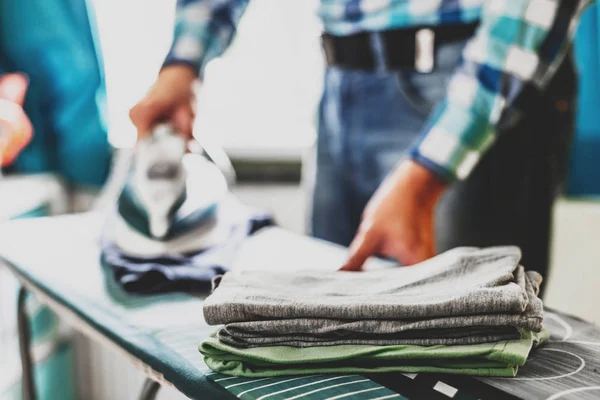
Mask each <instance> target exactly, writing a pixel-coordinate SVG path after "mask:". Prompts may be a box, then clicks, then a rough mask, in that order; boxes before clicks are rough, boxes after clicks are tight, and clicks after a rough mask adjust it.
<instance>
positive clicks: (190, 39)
mask: <svg viewBox="0 0 600 400" xmlns="http://www.w3.org/2000/svg"><path fill="white" fill-rule="evenodd" d="M591 1H592V0H320V4H319V8H318V14H319V16H320V18H321V20H322V22H323V26H324V31H325V32H326V33H325V34H324V36H323V44H324V48H325V54H326V57H327V62H328V68H327V70H326V72H325V85H324V93H323V97H322V100H321V106H320V123H319V138H318V144H317V180H316V188H315V192H314V196H313V200H314V201H313V208H314V211H313V218H312V222H313V227H312V228H313V234H314V235H315V236H317V237H320V238H323V239H326V240H330V241H333V242H337V243H340V244H343V245H350V257H349V259H348V262H347V264H346V265H345V266H344V268H345V269H348V270H358V269H360V268H361V266H362V264H363V263H364V261H365V260H366V258H367V257H368V256H370V255H373V254H381V255H385V256H390V257H393V258H396V259H398V260H399V261H400V262H401V263H403V264H413V263H416V262H419V261H422V260H424V259H427V258H429V257H431V256H433V255H434V254H435V251H436V245H437V249H438V250H445V249H447V248H450V247H454V246H458V245H475V246H486V245H500V244H516V245H519V246H521V248H522V250H523V253H524V263H525V265H527V267H528V268H530V269H537V270H540V271H542V272H543V271H544V270H545V268H546V266H547V263H548V248H549V235H550V234H549V232H550V221H551V211H552V204H553V202H554V199H555V196H556V194H557V191H558V189H559V184H560V182H561V179H562V177H563V175H564V168H565V164H566V163H567V153H568V147H569V146H568V145H569V139H570V135H571V134H572V132H573V115H574V110H573V108H574V107H573V100H574V97H575V86H576V77H575V74H574V70H573V68H572V63H571V60H570V57H569V46H570V40H571V38H572V36H573V34H574V31H575V29H576V24H577V22H578V20H579V17H580V15H581V13H582V12H583V10H584V9H585V8H586V6H588V5H589V3H591ZM247 3H248V0H178V13H177V24H176V29H175V39H174V41H173V46H172V48H171V50H170V52H169V54H168V56H167V59H166V62H165V64H164V67H163V69H162V71H161V73H160V75H159V78H158V80H157V82H156V84H155V85H154V87H153V88H152V89H151V90H150V92H149V93H148V94H147V96H146V97H145V98H144V99H143V100H142V101H141V102H140V103H139V104H138V105H137V106H136V107H134V108H133V109H132V111H131V117H132V120H133V122H134V124H135V125H136V126H137V128H138V130H139V134H140V135H141V136H143V135H145V134H147V133H148V132H149V131H150V130H151V127H152V125H153V123H154V122H155V121H157V120H159V119H163V118H168V119H170V120H171V121H172V122H173V123H174V124H175V125H176V126H177V127H178V128H179V129H180V130H181V131H182V132H184V133H185V134H187V135H191V130H192V120H193V112H192V107H191V102H192V90H191V87H192V83H193V82H194V81H195V80H196V79H197V78H198V77H200V78H202V72H203V69H204V66H205V65H206V63H207V62H208V61H209V60H210V59H212V58H213V57H215V56H218V55H220V54H221V53H222V52H223V51H224V50H225V49H226V48H227V46H228V45H229V43H230V41H231V39H232V37H233V34H234V32H235V26H236V24H237V22H238V20H239V19H240V17H241V15H242V13H243V11H244V9H245V7H246V5H247ZM200 134H201V133H200ZM444 192H447V193H446V194H445V195H444V196H443V199H442V200H441V201H440V199H441V198H442V194H443V193H444ZM436 209H437V211H438V212H437V215H436V213H435V212H434V211H435V210H436ZM434 215H436V217H435V218H434ZM434 232H435V234H434Z"/></svg>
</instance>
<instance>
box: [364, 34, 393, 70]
mask: <svg viewBox="0 0 600 400" xmlns="http://www.w3.org/2000/svg"><path fill="white" fill-rule="evenodd" d="M369 40H370V44H371V50H372V51H373V61H374V63H375V72H386V71H387V70H388V69H389V68H388V58H387V52H386V50H387V48H386V43H385V38H384V37H383V35H382V34H381V32H372V33H371V34H370V35H369Z"/></svg>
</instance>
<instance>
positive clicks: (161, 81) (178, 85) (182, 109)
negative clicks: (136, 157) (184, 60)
mask: <svg viewBox="0 0 600 400" xmlns="http://www.w3.org/2000/svg"><path fill="white" fill-rule="evenodd" d="M196 80H197V75H196V72H195V71H194V70H193V69H191V68H190V67H188V66H185V65H171V66H168V67H165V68H164V69H163V70H162V71H161V72H160V74H159V75H158V79H157V80H156V82H155V83H154V85H153V86H152V87H151V88H150V90H149V91H148V93H147V94H146V95H145V96H144V98H143V99H142V100H141V101H140V102H139V103H138V104H136V105H135V106H134V107H133V108H132V109H131V111H130V112H129V116H130V118H131V121H132V122H133V124H134V125H135V127H136V128H137V130H138V139H141V138H143V137H146V136H148V135H150V133H151V132H152V130H153V128H154V126H155V125H156V124H158V123H160V122H165V121H166V122H170V123H171V124H172V126H173V127H174V128H175V129H176V130H177V131H179V132H181V133H183V134H184V135H185V136H186V137H187V138H189V139H191V138H192V126H193V124H194V116H195V113H194V100H195V95H194V84H195V82H196Z"/></svg>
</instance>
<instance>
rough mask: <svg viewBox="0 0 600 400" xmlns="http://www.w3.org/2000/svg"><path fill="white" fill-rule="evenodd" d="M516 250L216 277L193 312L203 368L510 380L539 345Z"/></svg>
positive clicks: (534, 306) (526, 277) (530, 282)
mask: <svg viewBox="0 0 600 400" xmlns="http://www.w3.org/2000/svg"><path fill="white" fill-rule="evenodd" d="M519 260H520V251H519V249H518V248H516V247H495V248H488V249H477V248H458V249H454V250H451V251H449V252H446V253H444V254H442V255H439V256H437V257H435V258H433V259H431V260H428V261H425V262H423V263H421V264H418V265H415V266H412V267H405V268H394V269H385V270H378V271H368V272H363V273H352V272H339V271H336V272H323V271H312V270H306V271H297V272H277V271H276V272H274V271H259V270H245V271H233V272H229V273H227V274H226V275H225V276H224V277H223V279H222V281H221V282H220V284H219V287H218V288H217V289H216V290H215V291H214V293H213V294H212V295H211V296H209V298H208V299H207V300H206V302H205V305H204V316H205V319H206V321H207V322H208V323H209V324H211V325H221V324H224V327H222V328H221V329H219V330H218V332H217V333H216V334H215V336H214V337H212V338H209V339H208V340H206V341H205V342H203V343H202V344H201V345H200V351H201V352H202V353H203V354H204V355H205V359H206V362H207V364H208V365H209V366H210V367H211V368H213V369H215V370H217V371H219V372H223V373H229V374H232V375H243V376H270V375H280V374H297V373H301V372H302V371H306V372H307V373H309V372H310V373H314V372H315V371H320V372H341V371H345V372H347V371H361V372H368V371H405V372H418V371H438V372H453V373H463V374H477V375H489V376H514V375H515V374H516V371H517V368H518V366H520V365H523V363H524V362H525V361H526V359H527V355H528V354H529V351H530V349H531V348H532V346H533V345H535V344H537V343H539V342H540V341H541V340H543V339H544V335H543V334H541V333H540V332H541V331H542V324H543V305H542V302H541V300H540V299H539V298H538V297H537V292H538V289H539V285H540V283H541V276H540V275H539V274H537V273H536V272H526V271H525V270H524V268H523V267H522V266H520V265H519Z"/></svg>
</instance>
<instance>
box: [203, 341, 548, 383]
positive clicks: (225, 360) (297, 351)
mask: <svg viewBox="0 0 600 400" xmlns="http://www.w3.org/2000/svg"><path fill="white" fill-rule="evenodd" d="M547 339H548V335H547V333H546V332H545V331H542V332H540V333H532V332H528V331H522V332H521V339H519V340H506V341H500V342H495V343H482V344H474V345H458V346H427V347H424V346H366V345H341V346H325V347H323V346H320V347H305V348H297V347H288V346H268V347H253V348H237V347H232V346H228V345H226V344H224V343H222V342H220V341H219V340H218V339H217V338H216V335H215V334H213V335H212V336H211V337H210V338H208V339H207V340H205V341H203V342H202V343H201V344H200V346H199V350H200V352H201V353H202V354H203V355H204V361H205V362H206V365H208V366H209V367H210V368H211V369H212V370H214V371H216V372H220V373H223V374H227V375H234V376H243V377H270V376H283V375H300V374H318V373H374V372H394V371H397V372H408V373H417V372H438V373H450V374H464V375H478V376H503V377H513V376H515V375H516V374H517V370H518V368H519V366H521V365H523V364H525V362H526V361H527V357H528V355H529V352H530V351H531V349H532V348H533V347H534V346H538V345H539V344H541V343H543V342H545V341H546V340H547Z"/></svg>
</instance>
